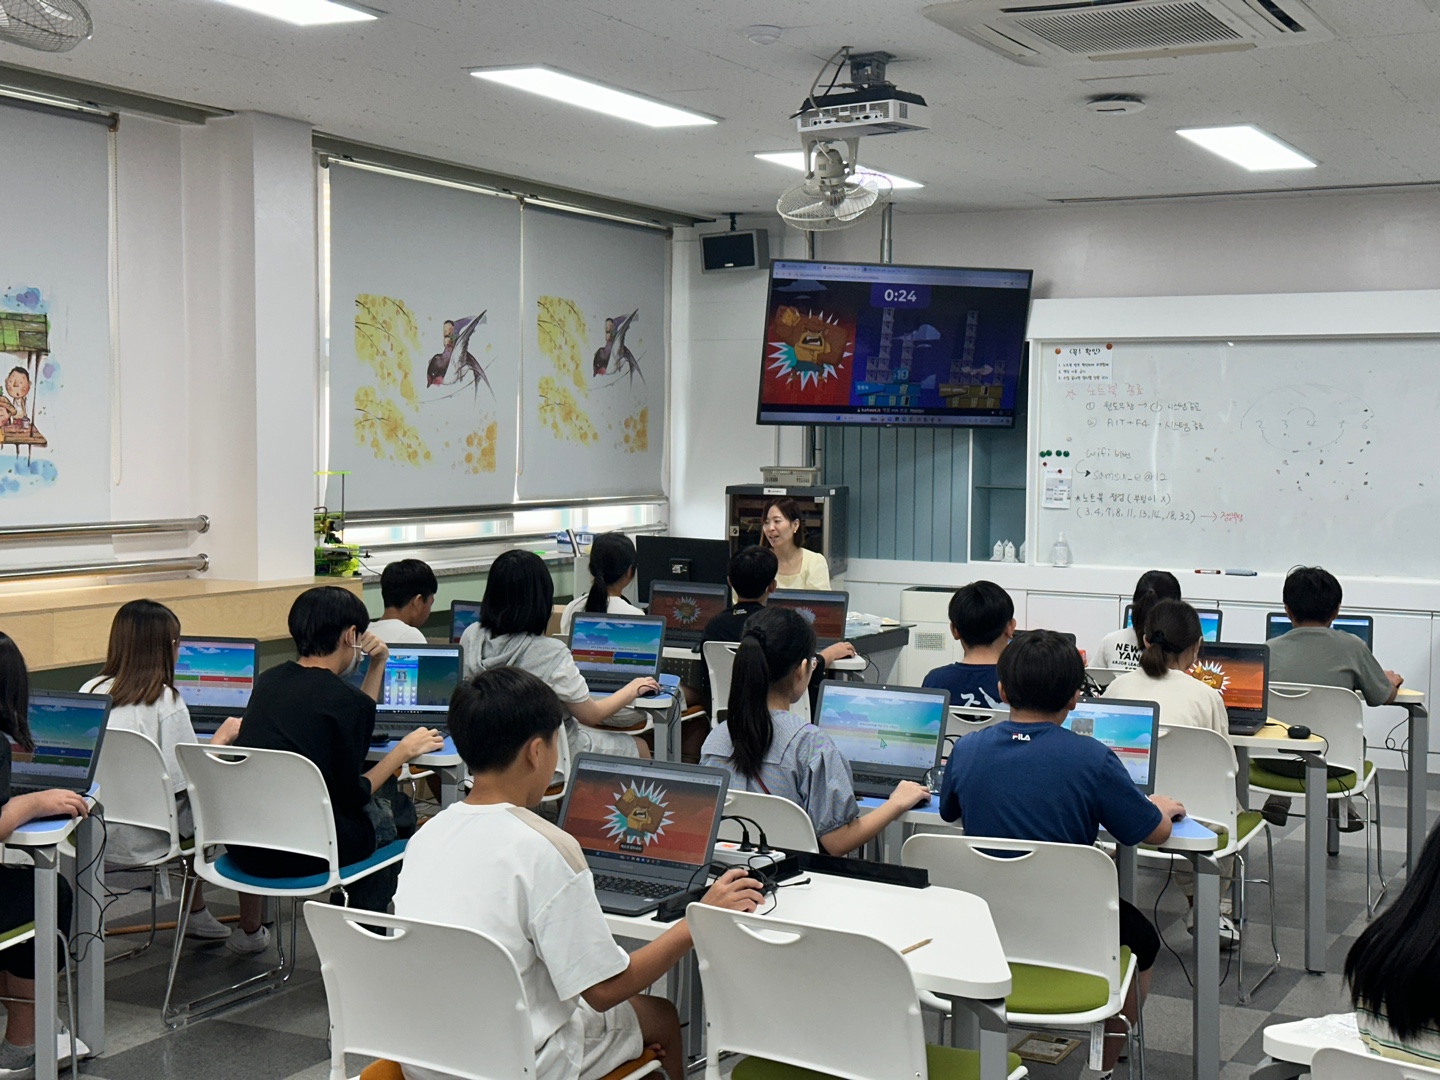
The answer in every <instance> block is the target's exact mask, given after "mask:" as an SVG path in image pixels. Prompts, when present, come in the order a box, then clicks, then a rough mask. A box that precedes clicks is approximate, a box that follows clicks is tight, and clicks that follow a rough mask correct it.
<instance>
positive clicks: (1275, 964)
mask: <svg viewBox="0 0 1440 1080" xmlns="http://www.w3.org/2000/svg"><path fill="white" fill-rule="evenodd" d="M1262 828H1264V830H1265V862H1266V865H1265V872H1266V874H1267V875H1268V880H1267V881H1266V882H1265V884H1266V886H1267V888H1268V890H1269V892H1270V952H1271V954H1272V956H1273V959H1272V961H1271V963H1270V966H1269V967H1268V968H1266V970H1265V973H1264V974H1263V975H1261V976H1260V978H1258V979H1257V980H1255V985H1254V986H1252V987H1250V989H1248V990H1247V989H1245V951H1244V949H1245V941H1244V939H1243V938H1242V939H1241V942H1240V949H1241V951H1240V969H1239V975H1238V976H1237V978H1238V980H1239V983H1238V985H1239V990H1240V1004H1241V1005H1244V1004H1245V1003H1246V1002H1248V1001H1249V1000H1250V999H1251V998H1252V997H1254V995H1255V991H1257V990H1259V989H1260V987H1261V986H1263V985H1264V984H1265V980H1266V979H1268V978H1270V976H1271V975H1274V974H1275V972H1277V971H1278V970H1280V941H1279V938H1278V937H1277V936H1276V930H1275V834H1274V833H1273V832H1272V831H1271V829H1270V826H1269V825H1264V826H1262Z"/></svg>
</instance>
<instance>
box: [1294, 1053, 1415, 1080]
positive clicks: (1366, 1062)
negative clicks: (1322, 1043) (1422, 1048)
mask: <svg viewBox="0 0 1440 1080" xmlns="http://www.w3.org/2000/svg"><path fill="white" fill-rule="evenodd" d="M1437 1077H1440V1069H1429V1068H1426V1067H1425V1066H1424V1065H1411V1064H1408V1063H1407V1062H1404V1061H1396V1060H1394V1059H1393V1058H1383V1057H1379V1056H1377V1055H1375V1054H1364V1053H1359V1052H1357V1051H1355V1050H1341V1049H1339V1048H1338V1047H1333V1046H1327V1047H1326V1048H1325V1049H1323V1050H1318V1051H1316V1053H1315V1056H1314V1057H1313V1058H1311V1059H1310V1080H1436V1078H1437Z"/></svg>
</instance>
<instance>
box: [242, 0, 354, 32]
mask: <svg viewBox="0 0 1440 1080" xmlns="http://www.w3.org/2000/svg"><path fill="white" fill-rule="evenodd" d="M220 2H221V3H222V4H229V5H230V6H231V7H238V8H244V9H245V10H246V11H253V12H255V14H257V15H268V16H269V17H270V18H272V19H280V20H281V21H282V22H288V23H293V24H294V25H295V26H330V25H333V24H335V23H353V22H370V21H372V20H374V19H376V18H378V17H379V12H376V11H372V10H370V9H369V8H367V7H363V6H361V5H358V4H350V3H340V2H339V0H220Z"/></svg>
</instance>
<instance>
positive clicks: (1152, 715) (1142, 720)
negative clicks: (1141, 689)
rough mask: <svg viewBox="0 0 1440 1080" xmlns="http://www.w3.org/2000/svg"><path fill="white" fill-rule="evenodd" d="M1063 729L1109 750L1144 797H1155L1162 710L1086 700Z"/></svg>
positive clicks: (1115, 701)
mask: <svg viewBox="0 0 1440 1080" xmlns="http://www.w3.org/2000/svg"><path fill="white" fill-rule="evenodd" d="M1063 726H1064V727H1066V728H1068V729H1070V730H1071V731H1073V732H1075V733H1076V734H1077V735H1088V736H1090V738H1092V739H1098V740H1099V741H1100V742H1102V743H1104V744H1105V745H1106V746H1108V747H1110V749H1111V750H1113V751H1115V756H1116V757H1118V758H1119V759H1120V764H1122V765H1124V766H1125V771H1126V772H1127V773H1129V774H1130V779H1131V780H1133V781H1134V782H1135V786H1136V787H1137V788H1139V789H1140V791H1141V792H1142V793H1143V794H1145V795H1153V794H1155V748H1156V746H1157V745H1158V744H1159V741H1160V739H1159V736H1160V706H1159V705H1157V704H1155V702H1153V701H1125V700H1123V699H1120V698H1108V697H1106V698H1084V699H1082V700H1081V701H1080V702H1079V703H1078V704H1077V705H1076V706H1075V708H1073V709H1071V710H1070V715H1069V716H1067V717H1066V718H1065V723H1064V724H1063Z"/></svg>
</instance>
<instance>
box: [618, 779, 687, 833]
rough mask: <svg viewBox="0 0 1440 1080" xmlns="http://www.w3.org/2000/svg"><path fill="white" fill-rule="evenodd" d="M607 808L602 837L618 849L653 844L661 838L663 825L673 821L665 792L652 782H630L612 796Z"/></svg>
mask: <svg viewBox="0 0 1440 1080" xmlns="http://www.w3.org/2000/svg"><path fill="white" fill-rule="evenodd" d="M607 809H608V811H609V815H608V817H607V818H606V820H605V835H606V836H609V837H612V838H614V840H615V841H616V844H617V846H622V847H630V846H634V845H637V844H638V845H640V846H642V847H643V846H648V845H650V844H653V843H654V842H655V841H656V840H658V839H659V838H660V837H662V836H664V835H665V826H667V825H669V824H671V823H672V822H673V821H674V820H675V819H674V818H673V817H672V816H671V815H670V811H669V808H668V804H667V802H666V792H665V789H664V788H663V787H660V786H659V785H658V784H654V783H636V782H635V781H633V780H632V781H631V782H630V783H629V784H627V785H626V786H625V787H623V788H621V789H620V790H619V791H617V792H616V793H615V795H614V800H613V802H612V803H611V805H610V806H609V807H608V808H607Z"/></svg>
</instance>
